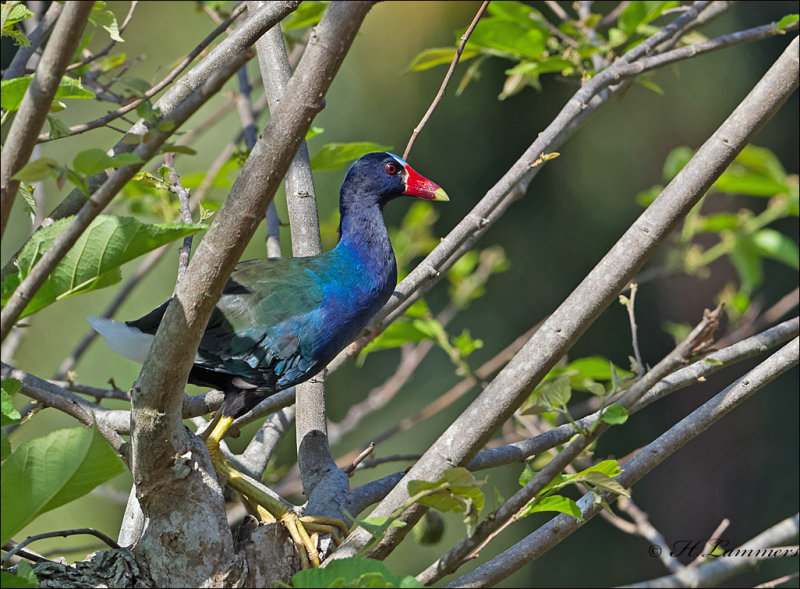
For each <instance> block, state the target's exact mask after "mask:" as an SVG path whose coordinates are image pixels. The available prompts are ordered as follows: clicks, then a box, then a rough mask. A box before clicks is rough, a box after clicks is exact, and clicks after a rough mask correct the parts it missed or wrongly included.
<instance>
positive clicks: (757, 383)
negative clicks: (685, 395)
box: [446, 338, 799, 587]
mask: <svg viewBox="0 0 800 589" xmlns="http://www.w3.org/2000/svg"><path fill="white" fill-rule="evenodd" d="M798 346H799V343H798V340H797V338H795V339H794V340H793V341H792V342H791V343H789V344H787V345H785V346H784V347H783V348H781V349H780V350H778V351H777V352H775V353H774V354H773V355H772V356H770V357H769V358H767V359H766V360H765V361H764V362H762V363H761V364H759V365H758V366H756V367H755V368H753V369H752V370H751V371H749V372H748V373H747V374H745V375H744V376H742V377H741V378H739V379H738V380H737V381H736V382H734V383H733V384H732V385H730V386H729V387H727V388H726V389H725V390H723V391H721V392H720V393H718V394H717V395H715V396H714V397H712V398H711V399H709V400H708V401H707V402H706V403H704V404H703V405H701V406H700V407H699V408H698V409H696V410H695V411H693V412H692V413H691V414H690V415H688V416H686V417H685V418H684V419H682V420H681V421H680V422H678V423H677V424H676V425H674V426H673V427H671V428H670V429H669V430H667V431H666V432H665V433H664V434H662V435H661V436H659V437H658V438H657V439H655V440H654V441H653V442H651V443H650V444H648V445H647V446H645V447H644V448H642V449H641V450H640V451H639V452H637V453H636V455H634V456H633V458H631V459H630V460H629V461H628V462H626V463H625V465H624V470H623V472H622V474H620V475H619V476H617V477H616V480H617V482H619V483H620V484H621V485H622V486H623V487H625V488H626V489H629V488H631V487H632V486H633V485H634V484H635V483H636V482H638V481H639V480H641V479H642V478H643V477H644V476H645V475H646V474H648V473H649V472H650V471H651V470H652V469H654V468H655V467H656V466H658V465H659V464H660V463H661V462H663V461H664V460H665V459H666V458H668V457H669V456H671V455H672V454H673V453H675V452H676V451H677V450H679V449H680V448H682V447H683V446H684V445H685V444H686V443H687V442H689V441H690V440H692V439H694V438H695V437H697V436H699V435H700V434H701V433H703V432H704V431H705V430H706V429H708V428H709V427H711V425H713V424H714V423H716V422H717V421H718V420H719V419H721V418H722V417H724V416H725V415H727V414H728V413H729V412H730V411H731V410H733V409H734V408H736V407H738V406H739V405H740V404H741V403H742V402H744V401H745V400H747V399H748V398H750V397H751V396H752V395H754V394H755V393H756V392H758V391H759V390H761V389H762V388H764V387H765V386H766V385H767V384H769V383H770V382H772V380H774V379H775V378H777V377H778V376H780V375H781V374H783V373H784V372H786V371H787V370H789V369H790V368H791V367H792V366H796V365H797V363H798ZM601 496H602V498H603V500H604V501H605V502H611V501H613V500H614V499H615V497H616V495H614V494H613V493H601ZM578 507H580V509H581V519H577V518H575V517H572V516H569V515H566V514H560V515H558V516H556V517H554V518H553V519H551V520H550V521H549V522H548V523H546V524H545V525H543V526H541V527H540V528H539V529H537V530H536V531H535V532H533V533H532V534H530V535H529V536H527V537H526V538H524V539H523V540H521V541H520V542H517V543H516V544H514V545H513V546H512V547H511V548H509V549H508V550H506V551H504V552H503V553H502V554H500V555H498V556H497V557H495V558H493V559H491V560H490V561H488V562H486V563H484V564H483V565H481V566H479V567H477V568H476V569H475V570H473V571H471V572H469V573H467V574H466V575H464V576H462V577H460V578H458V579H456V580H455V581H453V582H452V583H450V584H448V585H446V586H447V587H486V586H491V585H494V584H496V583H497V582H499V581H501V580H502V579H504V578H506V577H507V576H509V575H511V574H513V573H514V572H515V571H517V570H519V569H520V568H521V567H523V566H525V565H527V564H528V563H530V562H532V561H533V560H535V559H537V558H538V557H539V556H541V555H542V554H544V553H545V552H547V551H548V550H550V549H551V548H552V547H553V546H555V545H556V544H558V543H559V542H561V541H562V540H564V539H565V538H566V537H567V536H569V535H570V534H571V533H572V532H574V531H575V530H577V529H578V528H579V527H581V526H582V525H583V524H585V523H586V522H588V521H589V520H590V519H591V518H592V517H594V516H595V515H597V513H598V512H599V511H600V510H601V509H602V506H601V505H599V504H598V503H597V501H596V496H595V493H587V494H586V495H584V496H583V497H582V498H581V499H580V500H579V501H578ZM795 526H796V524H795ZM724 560H727V559H719V560H718V561H714V562H719V561H724ZM731 560H733V559H731ZM690 570H693V569H690ZM694 570H696V569H694Z"/></svg>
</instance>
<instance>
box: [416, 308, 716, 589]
mask: <svg viewBox="0 0 800 589" xmlns="http://www.w3.org/2000/svg"><path fill="white" fill-rule="evenodd" d="M721 314H722V307H721V306H720V307H717V309H715V310H714V311H713V312H708V311H706V313H705V316H704V317H703V320H702V321H701V322H700V323H699V324H698V325H697V326H696V327H695V328H694V330H692V333H691V334H690V335H689V337H687V338H686V339H685V340H684V341H682V342H681V343H680V344H678V346H677V347H676V348H675V349H674V350H673V351H672V352H670V353H669V354H667V356H666V357H665V358H664V359H662V360H661V361H660V362H659V363H658V364H656V365H655V366H654V367H653V368H652V369H651V370H650V371H649V372H648V373H647V374H645V375H643V376H642V377H641V378H640V379H639V380H637V381H636V382H635V383H634V384H633V385H632V386H631V387H630V388H629V389H628V390H627V391H626V392H625V393H624V394H623V395H622V396H621V397H620V399H619V400H618V401H617V404H619V405H621V406H623V407H625V409H628V408H630V407H632V406H633V405H634V404H635V403H636V402H637V401H638V400H639V399H640V398H642V396H644V394H645V393H647V391H648V390H649V389H650V388H651V387H653V386H654V385H655V384H656V383H658V381H660V380H661V379H662V378H665V377H666V376H668V375H669V374H672V373H673V372H674V371H675V370H676V369H677V368H678V367H679V366H680V365H682V364H683V363H685V362H686V361H687V360H688V359H689V358H690V357H691V356H692V355H693V354H694V353H695V350H696V349H698V347H701V346H703V347H707V346H708V345H709V343H710V342H711V341H712V338H711V336H712V334H713V333H714V331H715V330H716V328H717V325H718V321H719V317H720V315H721ZM548 321H549V320H548ZM546 326H547V321H545V325H544V326H543V327H542V329H545V328H546ZM528 390H530V389H528ZM609 427H610V426H609V424H608V423H602V422H601V423H598V424H596V426H595V427H594V428H593V429H591V430H584V431H583V432H582V433H580V434H578V435H577V436H576V437H575V439H573V440H572V442H570V444H569V445H568V446H567V447H566V448H564V450H562V451H561V452H560V453H559V454H558V455H557V456H556V457H554V458H553V459H552V460H551V461H550V462H549V463H548V464H547V466H545V467H544V468H543V469H542V470H540V471H539V472H538V473H536V475H535V476H534V477H533V479H531V480H530V482H528V483H527V484H526V485H525V486H524V487H522V488H521V489H520V490H519V491H517V492H516V493H514V495H513V496H512V497H511V498H509V499H508V500H507V501H506V502H505V503H503V504H502V505H501V506H500V507H499V508H498V509H497V510H496V511H495V513H494V514H493V515H491V516H489V517H487V518H485V519H484V520H483V521H482V522H481V523H480V524H479V525H478V527H477V528H476V529H475V531H474V532H473V533H472V534H471V535H470V536H469V537H468V538H464V539H463V540H461V541H460V542H459V543H458V544H457V545H456V546H455V547H454V548H453V549H452V550H450V551H449V552H448V553H447V554H445V555H444V556H442V557H441V558H440V559H438V560H437V561H436V562H435V563H433V564H432V565H430V566H429V567H428V568H427V569H425V570H424V571H423V572H422V573H420V574H419V575H417V580H419V581H420V582H421V583H424V584H426V585H429V584H431V583H433V582H435V581H437V580H439V579H441V578H442V577H444V576H445V575H448V574H450V573H452V572H453V571H455V570H456V569H458V568H459V567H460V566H461V565H462V564H464V563H465V562H466V561H467V560H468V559H469V556H470V555H471V554H473V552H474V551H476V550H479V549H480V548H481V547H482V546H483V543H484V541H486V540H488V539H489V538H490V537H491V536H492V535H493V534H495V533H496V532H498V531H500V529H501V528H502V527H505V526H506V525H508V523H509V522H510V521H512V518H514V517H515V516H516V514H517V513H518V512H519V511H520V510H521V509H522V508H523V507H525V505H526V504H527V503H528V502H529V501H530V500H531V499H533V498H534V497H536V495H538V494H539V492H541V491H542V490H543V489H544V488H545V487H546V486H547V485H548V484H549V483H550V481H552V480H553V479H554V478H555V477H556V476H558V475H559V474H560V473H561V471H563V470H564V469H565V468H567V466H569V464H570V463H571V462H572V461H573V460H575V458H577V457H578V456H579V455H580V454H581V453H582V452H583V451H584V450H585V449H586V448H587V447H588V446H589V444H591V443H592V442H593V441H594V440H596V439H597V438H598V437H599V436H600V435H601V434H603V433H604V432H605V431H606V430H607V429H608V428H609Z"/></svg>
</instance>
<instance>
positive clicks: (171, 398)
mask: <svg viewBox="0 0 800 589" xmlns="http://www.w3.org/2000/svg"><path fill="white" fill-rule="evenodd" d="M370 7H371V3H368V2H352V3H350V2H348V3H332V4H330V5H329V6H328V8H327V10H326V12H325V15H324V17H323V19H322V21H321V22H320V24H319V25H318V26H317V27H316V28H315V34H314V36H313V37H312V39H311V41H310V42H309V45H308V48H307V49H306V52H305V54H304V55H303V58H302V60H301V61H300V64H299V65H298V66H297V70H296V71H295V74H294V75H293V76H292V78H291V79H290V81H289V83H288V85H287V87H286V91H285V93H284V99H283V100H282V101H281V103H280V104H279V105H278V108H277V109H275V111H274V112H273V115H272V118H271V119H270V121H269V123H267V126H266V128H265V129H264V131H263V133H262V135H261V137H260V139H259V140H258V141H257V142H256V145H255V147H254V148H253V150H252V151H251V153H250V156H249V157H248V159H247V161H246V162H245V164H244V166H243V167H242V170H241V173H240V175H239V177H238V178H237V180H236V182H235V183H234V186H233V187H232V189H231V191H230V194H229V196H228V198H227V199H226V201H225V203H224V204H223V205H222V208H221V209H220V211H219V212H218V213H217V216H216V218H215V223H214V225H213V226H212V228H211V229H210V230H209V231H208V232H207V234H206V235H205V237H204V239H203V240H202V241H201V242H200V244H199V245H198V247H197V251H196V253H195V255H194V256H193V257H192V259H191V261H190V262H189V268H188V270H187V272H186V275H185V277H184V280H183V281H182V282H181V284H180V286H179V288H178V291H177V293H176V296H175V297H174V298H173V299H172V301H171V303H170V305H169V306H168V308H167V310H166V313H165V314H164V318H163V319H162V321H161V324H160V326H159V329H158V332H157V334H156V337H155V339H154V341H153V343H152V347H151V352H150V354H149V356H148V358H147V360H146V361H145V363H144V366H143V368H142V373H141V376H140V381H139V384H138V386H136V387H134V407H133V415H132V422H133V424H134V429H133V441H134V444H133V460H132V463H133V472H134V481H135V483H136V486H137V490H138V493H139V500H140V503H142V508H143V510H144V512H145V516H146V517H149V518H150V521H151V522H154V521H158V522H160V525H159V524H151V525H150V526H148V527H147V528H146V529H145V531H144V535H143V536H142V538H141V539H140V540H139V543H137V548H136V550H137V553H141V554H142V555H144V556H145V557H146V558H162V557H160V556H159V555H160V554H163V553H165V552H172V551H173V550H174V548H173V547H172V546H171V545H170V543H171V542H172V541H173V540H172V538H173V537H174V535H175V534H174V529H172V528H171V527H170V526H171V524H170V523H169V522H170V519H171V517H174V516H175V511H176V509H177V510H179V511H180V513H181V514H182V515H183V516H184V517H186V518H188V519H187V521H191V519H192V518H194V519H197V515H196V513H195V512H196V510H195V509H193V508H192V506H191V505H188V504H187V505H177V506H176V505H175V498H176V497H177V496H186V495H188V494H189V491H191V492H192V500H193V501H198V502H202V503H208V505H209V506H213V505H215V503H216V504H217V505H218V506H219V507H220V508H219V509H216V508H215V509H214V513H215V514H217V516H216V517H215V523H214V526H215V528H214V529H213V533H214V539H213V540H214V543H215V544H216V545H217V547H216V549H215V552H216V555H213V556H212V555H209V558H213V559H214V560H216V562H215V563H210V562H209V566H211V567H212V568H210V569H207V570H205V571H204V570H199V571H196V572H194V573H193V576H192V578H193V579H197V578H201V579H202V578H206V577H205V575H208V574H211V572H212V571H215V574H218V572H219V571H220V570H230V568H231V565H230V564H228V565H227V569H226V568H223V567H221V564H223V563H221V562H220V560H221V558H222V557H223V556H224V554H222V553H223V552H224V553H225V554H227V555H228V556H230V555H231V545H230V541H231V538H230V534H229V532H228V530H227V524H226V523H225V522H224V521H220V519H219V514H222V515H224V512H223V511H222V509H221V505H219V501H221V494H220V493H219V490H218V489H216V493H213V491H214V490H215V489H214V488H215V486H216V485H213V486H211V485H209V486H208V487H206V488H204V489H203V490H202V491H199V492H198V494H197V496H194V495H193V492H194V491H195V490H196V489H197V485H194V486H192V488H191V489H189V488H187V482H189V481H188V479H189V478H193V477H187V478H186V479H176V478H175V477H174V476H173V474H172V470H173V462H174V458H175V457H176V456H183V455H185V453H186V451H187V448H189V447H190V444H191V438H194V439H197V438H196V437H195V436H190V435H188V434H187V433H186V432H185V430H184V428H183V424H182V422H181V419H180V416H181V413H180V408H181V407H180V406H181V400H182V396H181V393H182V389H183V384H184V383H185V382H186V378H187V376H188V373H189V370H190V368H191V366H192V364H193V362H194V356H195V350H196V349H197V346H198V344H199V341H200V337H201V336H202V333H203V331H204V329H205V327H206V324H207V322H208V318H209V316H210V315H211V311H212V310H213V308H214V305H215V304H216V302H217V300H218V299H219V297H220V294H221V292H222V288H223V287H224V284H225V282H226V280H227V278H228V276H229V275H230V273H231V271H232V270H233V267H234V265H235V264H236V262H237V261H238V259H239V257H240V256H241V254H242V252H243V251H244V248H245V247H246V245H247V243H248V241H249V240H250V238H251V237H252V235H253V233H254V232H255V229H256V227H257V226H258V224H259V222H260V221H261V219H263V217H264V213H265V211H266V209H267V206H268V204H269V202H270V201H271V200H272V198H273V196H274V194H275V191H276V190H277V188H278V185H279V183H280V181H281V179H282V178H283V176H284V174H285V173H286V170H287V169H288V167H289V163H290V162H291V160H292V158H293V157H294V154H295V152H296V150H297V148H298V147H299V145H300V142H301V141H302V139H303V137H304V135H305V133H306V131H307V130H308V128H309V126H310V123H311V121H312V120H313V118H314V116H315V115H316V114H317V113H318V112H319V111H320V110H321V109H322V107H323V105H324V104H323V101H322V97H323V96H324V95H325V93H326V91H327V89H328V87H329V85H330V83H331V82H332V80H333V78H334V76H335V74H336V72H337V70H338V68H339V66H340V65H341V63H342V61H343V59H344V57H345V55H346V53H347V50H348V49H349V47H350V44H351V42H352V40H353V38H354V37H355V34H356V32H357V31H358V28H359V27H360V24H361V21H362V20H363V18H364V16H365V15H366V13H367V11H368V10H369V8H370ZM263 10H266V8H265V9H262V12H263ZM251 20H252V19H251ZM248 22H249V21H248ZM176 341H180V342H181V345H180V346H175V345H173V344H174V342H176ZM191 452H192V455H193V456H194V457H195V459H197V460H198V462H200V461H202V469H203V471H204V472H205V473H207V474H208V475H209V476H210V477H212V478H214V475H213V468H212V467H211V464H210V461H209V460H208V455H207V452H205V449H204V448H200V449H192V450H191ZM165 489H169V492H168V493H163V492H162V491H163V490H165ZM209 491H212V494H214V495H216V501H214V500H213V498H212V497H211V496H210V495H209ZM173 494H174V495H173ZM185 508H189V509H185ZM205 509H206V510H207V511H210V509H209V507H206V508H205ZM223 520H224V518H223ZM223 526H224V528H223ZM184 532H185V533H184V534H183V536H186V535H187V533H188V535H191V532H190V530H189V528H188V527H187V528H184ZM205 536H206V537H205V538H204V541H206V542H210V541H211V538H210V537H209V536H210V533H206V534H205ZM187 541H189V539H188V538H187ZM140 546H141V547H142V548H140ZM210 552H212V551H211V550H209V549H208V548H206V549H205V550H204V551H203V553H204V554H209V553H210ZM163 565H164V568H163V569H161V570H162V571H163V573H164V574H165V575H167V574H169V572H170V571H171V570H172V569H174V565H171V564H170V563H166V562H164V563H163ZM173 572H174V574H176V575H178V574H179V573H180V571H173ZM180 574H181V575H183V574H188V573H187V572H183V573H180ZM167 580H168V581H169V582H170V583H171V584H174V583H175V578H171V579H170V578H169V577H167V578H165V579H164V581H165V582H166V581H167ZM157 581H158V580H157Z"/></svg>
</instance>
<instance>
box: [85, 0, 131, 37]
mask: <svg viewBox="0 0 800 589" xmlns="http://www.w3.org/2000/svg"><path fill="white" fill-rule="evenodd" d="M89 22H91V23H92V24H93V25H95V26H101V27H103V28H104V29H105V30H106V31H108V36H109V37H111V39H112V40H113V41H116V42H117V43H124V42H125V39H123V38H122V37H120V36H119V25H118V24H117V17H116V16H115V15H114V13H113V12H111V11H110V10H97V7H95V9H93V10H92V12H91V13H90V14H89Z"/></svg>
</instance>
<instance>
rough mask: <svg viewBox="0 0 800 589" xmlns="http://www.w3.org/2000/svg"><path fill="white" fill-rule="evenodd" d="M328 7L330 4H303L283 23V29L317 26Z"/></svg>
mask: <svg viewBox="0 0 800 589" xmlns="http://www.w3.org/2000/svg"><path fill="white" fill-rule="evenodd" d="M327 7H328V2H303V3H302V4H301V5H300V6H298V7H297V10H295V11H294V13H292V16H291V17H289V18H288V19H287V20H286V21H285V22H284V23H283V27H284V29H286V30H291V29H299V28H302V27H307V26H310V25H315V24H317V23H318V22H319V21H320V20H321V19H322V15H323V14H325V9H326V8H327Z"/></svg>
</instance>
